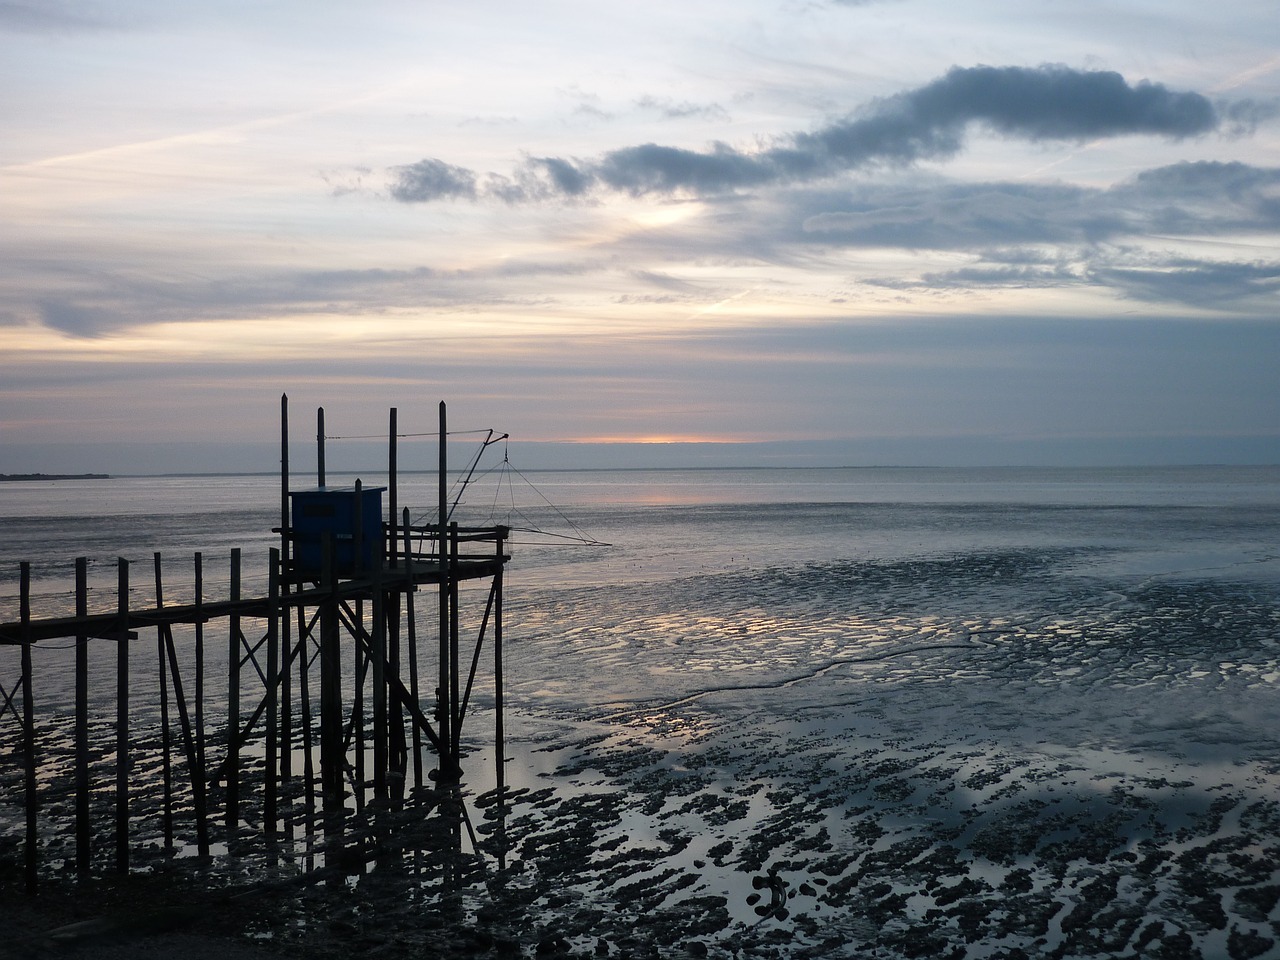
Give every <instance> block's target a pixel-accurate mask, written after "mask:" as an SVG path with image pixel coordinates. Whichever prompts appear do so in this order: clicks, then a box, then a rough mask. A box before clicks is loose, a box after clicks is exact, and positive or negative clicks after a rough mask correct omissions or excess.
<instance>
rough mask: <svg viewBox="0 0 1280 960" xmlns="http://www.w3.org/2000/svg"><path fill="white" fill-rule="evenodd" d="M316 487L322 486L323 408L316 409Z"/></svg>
mask: <svg viewBox="0 0 1280 960" xmlns="http://www.w3.org/2000/svg"><path fill="white" fill-rule="evenodd" d="M316 486H318V487H323V486H324V407H316Z"/></svg>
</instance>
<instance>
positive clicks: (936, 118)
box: [392, 65, 1259, 202]
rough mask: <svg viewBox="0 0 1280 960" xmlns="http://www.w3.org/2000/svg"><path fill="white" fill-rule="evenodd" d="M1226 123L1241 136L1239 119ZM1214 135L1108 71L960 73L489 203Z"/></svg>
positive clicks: (521, 188)
mask: <svg viewBox="0 0 1280 960" xmlns="http://www.w3.org/2000/svg"><path fill="white" fill-rule="evenodd" d="M1224 109H1227V110H1228V111H1229V112H1231V111H1234V113H1231V116H1232V117H1234V116H1235V113H1239V114H1241V115H1243V114H1246V113H1248V114H1250V115H1251V116H1253V117H1254V118H1255V119H1256V117H1257V116H1258V115H1259V111H1258V110H1257V109H1252V110H1251V111H1250V110H1246V109H1245V108H1244V107H1243V106H1239V105H1237V106H1235V107H1232V106H1230V105H1228V106H1227V107H1225V108H1224ZM1232 122H1233V123H1236V124H1237V125H1238V123H1239V118H1236V119H1233V120H1232ZM1219 123H1220V117H1219V113H1218V110H1217V109H1215V107H1214V105H1213V104H1212V103H1210V102H1209V100H1207V99H1206V98H1205V97H1203V96H1201V95H1200V94H1198V93H1188V92H1176V91H1172V90H1169V89H1168V88H1167V87H1165V86H1163V85H1162V84H1158V83H1150V82H1148V81H1146V80H1143V81H1141V82H1139V83H1137V84H1130V83H1129V82H1128V81H1126V80H1125V78H1124V77H1122V76H1121V75H1120V74H1118V73H1114V72H1110V71H1100V70H1098V71H1081V70H1073V69H1070V68H1068V67H1064V66H1052V65H1051V66H1041V67H986V66H980V67H955V68H953V69H951V70H950V71H948V72H947V73H946V74H945V75H944V76H942V77H940V78H938V79H937V80H934V81H933V82H931V83H928V84H925V85H924V86H923V87H919V88H917V89H915V90H911V91H907V92H905V93H901V94H898V95H896V96H893V97H888V98H885V99H882V100H877V101H875V102H873V103H871V104H869V105H868V106H867V107H866V108H865V109H863V110H861V111H858V112H857V113H855V114H851V115H849V116H847V117H845V118H842V119H840V120H837V121H835V122H833V123H830V124H827V125H826V126H824V127H821V128H819V129H817V130H814V131H810V132H804V133H794V134H791V135H788V136H785V137H781V138H779V139H778V140H776V141H774V142H773V144H772V145H770V146H767V147H765V148H764V149H761V150H759V151H755V152H745V151H742V150H739V149H737V148H735V147H732V146H730V145H728V144H725V143H715V144H712V145H711V147H710V148H708V149H705V150H689V149H686V148H682V147H670V146H663V145H660V144H656V143H646V144H641V145H638V146H630V147H623V148H620V149H618V150H613V151H610V152H609V153H606V154H605V155H604V156H602V157H599V158H597V159H594V160H586V161H578V160H569V159H565V158H557V157H543V158H540V159H538V160H536V161H531V163H532V166H529V165H526V169H524V170H521V171H517V173H516V175H515V176H514V177H513V178H509V177H498V178H496V179H494V180H492V184H493V189H490V190H489V191H487V192H489V193H491V194H492V195H493V196H496V197H498V198H500V199H503V200H506V201H508V202H517V201H520V200H537V199H545V198H547V197H549V196H561V197H581V196H582V195H584V194H585V193H587V192H589V190H590V189H592V188H594V187H604V188H606V189H610V190H615V191H620V192H625V193H629V194H632V195H636V196H640V195H645V194H661V195H671V194H677V193H687V194H695V195H700V196H714V195H718V194H726V193H733V192H736V191H742V190H751V189H753V188H757V187H760V186H763V185H768V184H784V183H798V182H806V181H811V180H814V179H818V178H823V177H828V176H831V175H835V174H838V173H841V172H844V171H849V170H858V169H863V168H867V167H873V166H886V165H893V166H905V165H910V164H913V163H916V162H918V161H922V160H945V159H947V158H949V157H952V156H954V155H955V154H956V153H958V152H959V151H960V150H961V149H962V148H963V146H964V143H965V137H966V135H967V133H968V130H969V128H970V127H972V126H980V127H983V128H985V129H987V130H989V131H991V132H994V133H995V134H997V135H1000V136H1005V137H1015V138H1018V139H1024V140H1030V141H1033V142H1036V141H1047V140H1074V141H1085V140H1091V139H1096V138H1100V137H1118V136H1130V135H1147V136H1162V137H1168V138H1172V139H1180V138H1184V137H1191V136H1197V135H1200V134H1204V133H1208V132H1210V131H1212V130H1214V129H1216V128H1217V127H1218V126H1219ZM539 167H540V169H538V168H539ZM396 172H397V176H398V179H397V180H396V183H395V185H394V186H393V188H392V196H394V197H395V198H396V199H398V200H404V201H406V202H422V201H424V200H433V199H439V198H452V197H473V196H475V182H476V181H475V177H474V175H472V174H470V173H469V172H468V171H465V170H462V169H460V168H457V167H449V166H448V165H447V164H443V163H442V162H441V161H439V160H423V161H420V162H419V163H417V164H414V165H413V166H411V167H402V168H399V169H398V170H397V171H396ZM531 176H532V180H529V178H530V177H531ZM526 181H529V182H526ZM535 188H536V189H535Z"/></svg>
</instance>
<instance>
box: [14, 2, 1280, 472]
mask: <svg viewBox="0 0 1280 960" xmlns="http://www.w3.org/2000/svg"><path fill="white" fill-rule="evenodd" d="M0 84H2V85H3V94H4V95H3V96H2V97H0V122H2V124H3V129H4V131H5V135H4V137H3V138H2V139H0V472H11V473H12V472H37V471H41V472H99V471H106V472H122V473H146V472H173V471H178V470H182V471H186V470H191V471H201V470H227V471H235V470H260V471H264V472H265V471H271V470H274V469H275V468H276V466H277V463H278V460H279V450H278V437H279V406H280V397H281V395H282V394H287V395H288V397H289V406H290V417H291V436H292V437H299V438H301V437H308V435H313V434H314V417H315V413H314V411H315V408H316V407H318V406H323V407H324V408H325V411H326V431H327V432H328V433H329V434H330V435H331V436H334V437H340V436H351V437H355V436H368V435H384V434H385V433H386V431H387V429H388V427H387V424H388V413H387V411H388V410H389V408H392V407H394V408H396V409H397V411H398V424H399V426H400V429H401V431H402V432H405V433H425V432H429V431H432V430H434V429H435V426H436V416H437V405H438V403H439V402H440V401H442V400H443V401H446V402H447V403H448V408H449V425H450V427H451V428H454V429H457V430H459V431H462V430H471V429H482V428H493V429H496V430H497V431H499V432H505V433H509V434H510V436H511V438H512V440H511V446H510V448H509V449H510V451H511V452H510V454H509V455H510V456H511V457H512V462H513V463H516V462H517V458H518V457H519V456H525V457H527V459H526V460H525V461H523V462H524V463H525V464H526V465H529V466H556V465H566V466H590V465H596V466H607V465H615V464H617V465H632V466H638V465H644V464H646V463H655V464H662V465H683V464H688V465H705V464H722V463H735V464H756V463H759V464H769V465H773V464H784V463H806V464H825V465H835V464H854V465H861V464H878V463H895V464H929V463H938V464H964V463H988V464H1004V463H1029V464H1044V463H1061V464H1084V465H1089V464H1131V463H1201V462H1241V463H1280V375H1278V374H1280V316H1277V312H1278V311H1277V307H1278V306H1280V15H1277V13H1276V11H1275V6H1274V0H1259V2H1253V0H1232V2H1230V3H1227V4H1205V3H1202V2H1199V0H1197V2H1194V3H1193V2H1189V0H1160V2H1154V0H1150V2H1125V0H1111V2H1107V3H1094V2H1089V0H1080V2H1075V3H1070V4H1064V3H1051V2H1027V0H1016V2H1015V0H1010V2H990V0H976V2H968V3H963V4H959V3H955V2H945V3H944V2H932V0H862V2H858V0H843V2H841V0H769V2H767V0H699V2H696V3H689V2H687V0H686V2H681V3H668V2H649V3H645V4H625V5H624V4H604V3H600V2H599V0H595V2H585V0H584V2H577V0H544V2H540V3H535V4H530V3H514V2H505V0H475V2H472V3H468V4H465V5H464V4H457V3H447V4H446V3H437V2H429V0H427V2H424V0H416V2H409V0H403V2H401V0H368V2H362V3H360V4H349V3H338V2H329V0H307V2H301V0H253V2H251V0H207V2H202V3H200V4H174V3H172V2H169V0H166V2H159V0H101V2H94V0H0ZM299 442H301V441H299ZM307 442H309V440H308V441H307ZM336 449H337V450H338V453H337V454H336V455H337V456H342V455H343V454H342V450H343V449H344V448H342V446H341V444H340V443H339V444H338V446H337V448H336ZM346 449H347V450H348V451H349V452H350V451H355V450H356V449H357V448H356V447H355V446H351V447H348V448H346ZM517 451H519V452H517ZM350 455H351V456H355V454H354V453H350ZM423 457H424V461H425V460H429V455H428V454H427V453H424V454H423Z"/></svg>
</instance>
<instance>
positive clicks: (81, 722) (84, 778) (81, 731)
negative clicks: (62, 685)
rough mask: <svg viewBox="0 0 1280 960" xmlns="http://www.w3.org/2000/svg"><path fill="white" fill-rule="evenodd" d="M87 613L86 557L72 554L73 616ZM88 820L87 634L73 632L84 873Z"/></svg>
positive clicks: (81, 869) (79, 850)
mask: <svg viewBox="0 0 1280 960" xmlns="http://www.w3.org/2000/svg"><path fill="white" fill-rule="evenodd" d="M88 613H89V560H88V558H87V557H77V558H76V617H77V618H81V617H85V616H88ZM91 837H92V831H91V826H90V821H89V635H88V634H87V633H86V632H84V631H83V630H81V631H80V632H78V633H77V634H76V873H78V874H79V875H80V876H81V877H85V876H88V874H89V867H90V865H91V863H92V856H93V854H92V848H91V846H90V844H91V843H92V839H91Z"/></svg>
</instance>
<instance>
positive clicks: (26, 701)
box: [18, 560, 40, 896]
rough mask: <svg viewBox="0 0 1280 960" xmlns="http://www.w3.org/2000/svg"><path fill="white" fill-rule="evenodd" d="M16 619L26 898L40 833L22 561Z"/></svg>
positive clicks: (27, 575)
mask: <svg viewBox="0 0 1280 960" xmlns="http://www.w3.org/2000/svg"><path fill="white" fill-rule="evenodd" d="M18 579H19V584H20V586H19V592H20V597H19V601H18V604H19V616H20V617H21V619H22V636H21V640H22V751H23V753H24V754H25V755H26V756H25V759H26V774H25V777H24V781H23V793H25V794H26V797H25V799H26V808H27V809H26V812H27V834H26V858H25V859H26V870H25V873H26V885H27V893H28V895H31V896H34V895H35V893H36V884H37V878H38V872H37V866H38V865H39V849H38V846H39V839H40V838H39V832H38V830H37V826H36V814H37V812H38V811H39V809H40V805H39V803H37V801H36V719H35V704H34V703H33V702H32V699H31V564H30V563H28V562H27V561H25V560H24V561H23V562H22V564H21V565H20V566H19V574H18Z"/></svg>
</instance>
